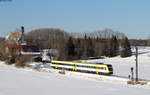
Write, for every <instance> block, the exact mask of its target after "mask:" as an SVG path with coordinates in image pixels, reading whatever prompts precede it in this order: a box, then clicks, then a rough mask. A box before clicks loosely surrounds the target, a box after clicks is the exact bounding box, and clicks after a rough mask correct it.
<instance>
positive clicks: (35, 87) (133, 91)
mask: <svg viewBox="0 0 150 95" xmlns="http://www.w3.org/2000/svg"><path fill="white" fill-rule="evenodd" d="M149 49H150V48H149V47H147V48H145V47H144V48H142V47H141V49H139V51H140V54H139V76H140V78H144V79H147V80H150V74H149V72H150V69H149V68H150V63H149V62H150V57H149V55H150V53H149ZM141 52H142V53H141ZM134 59H135V56H132V57H128V58H120V57H114V58H105V59H98V60H90V62H96V61H99V62H104V63H107V64H112V65H113V67H114V75H119V76H124V77H127V76H128V75H129V74H130V67H135V60H134ZM81 75H82V76H81ZM97 76H98V75H91V74H89V75H87V74H80V73H75V72H67V73H66V74H65V75H61V74H58V73H55V70H54V71H53V70H50V72H49V73H46V72H37V71H33V70H27V69H18V68H15V67H13V66H8V65H5V64H3V62H0V95H70V94H71V95H100V94H101V95H110V94H111V95H149V93H150V87H149V86H139V85H127V84H123V83H118V80H116V82H115V81H109V82H107V80H105V81H102V80H101V78H102V77H97ZM91 77H92V78H93V79H92V78H91ZM104 79H106V78H104Z"/></svg>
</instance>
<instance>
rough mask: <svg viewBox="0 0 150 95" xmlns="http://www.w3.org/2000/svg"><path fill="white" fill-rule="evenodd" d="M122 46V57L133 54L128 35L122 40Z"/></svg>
mask: <svg viewBox="0 0 150 95" xmlns="http://www.w3.org/2000/svg"><path fill="white" fill-rule="evenodd" d="M121 48H122V49H121V57H129V56H131V55H132V53H131V47H130V43H129V40H128V38H127V37H125V39H123V40H122V43H121Z"/></svg>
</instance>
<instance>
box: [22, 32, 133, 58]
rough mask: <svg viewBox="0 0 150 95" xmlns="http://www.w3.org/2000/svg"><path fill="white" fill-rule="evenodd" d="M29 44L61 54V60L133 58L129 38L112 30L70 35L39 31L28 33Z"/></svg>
mask: <svg viewBox="0 0 150 95" xmlns="http://www.w3.org/2000/svg"><path fill="white" fill-rule="evenodd" d="M25 39H26V41H27V43H34V44H37V45H38V46H40V48H42V49H53V50H57V51H58V52H59V54H58V55H53V56H57V57H58V58H59V59H61V60H75V59H88V58H99V57H101V56H108V57H114V56H118V55H120V56H121V57H128V56H131V48H130V43H129V40H128V38H127V37H126V36H125V35H124V34H123V33H119V32H114V31H112V30H110V29H106V30H103V31H96V32H91V33H68V32H65V31H63V30H60V29H37V30H33V31H31V32H28V33H27V34H26V37H25Z"/></svg>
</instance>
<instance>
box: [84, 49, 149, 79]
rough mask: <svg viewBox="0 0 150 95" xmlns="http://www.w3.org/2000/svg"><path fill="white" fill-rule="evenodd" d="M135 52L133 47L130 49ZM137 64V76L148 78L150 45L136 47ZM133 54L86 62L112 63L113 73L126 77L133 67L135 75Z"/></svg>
mask: <svg viewBox="0 0 150 95" xmlns="http://www.w3.org/2000/svg"><path fill="white" fill-rule="evenodd" d="M132 51H133V52H135V48H133V49H132ZM138 51H139V55H138V65H139V78H142V79H147V80H150V47H138ZM135 59H136V57H135V55H133V56H132V57H127V58H121V57H119V56H118V57H113V58H105V59H98V60H89V61H86V62H103V63H105V64H112V65H113V68H114V75H119V76H124V77H128V75H129V74H131V70H130V68H131V67H133V68H134V75H135V63H136V62H135ZM83 61H85V60H83Z"/></svg>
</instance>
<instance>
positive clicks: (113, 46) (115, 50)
mask: <svg viewBox="0 0 150 95" xmlns="http://www.w3.org/2000/svg"><path fill="white" fill-rule="evenodd" d="M109 47H110V48H109V57H114V56H117V55H118V54H119V43H118V40H117V38H116V36H112V38H111V40H110V46H109Z"/></svg>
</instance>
